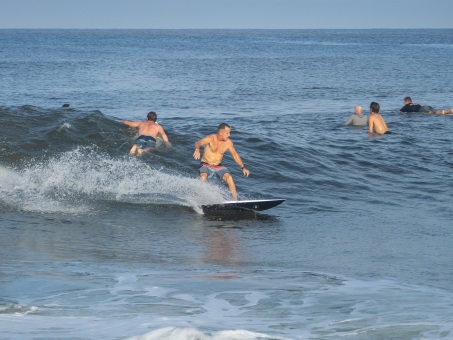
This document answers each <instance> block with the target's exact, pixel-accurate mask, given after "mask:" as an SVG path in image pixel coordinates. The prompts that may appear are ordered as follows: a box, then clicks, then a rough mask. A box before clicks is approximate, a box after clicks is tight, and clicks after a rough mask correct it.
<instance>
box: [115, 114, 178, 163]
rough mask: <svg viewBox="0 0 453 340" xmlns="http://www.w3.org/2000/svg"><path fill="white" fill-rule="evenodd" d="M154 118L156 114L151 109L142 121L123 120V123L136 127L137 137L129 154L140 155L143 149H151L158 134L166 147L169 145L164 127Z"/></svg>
mask: <svg viewBox="0 0 453 340" xmlns="http://www.w3.org/2000/svg"><path fill="white" fill-rule="evenodd" d="M156 120H157V114H156V113H155V112H153V111H151V112H149V113H148V115H147V117H146V121H144V122H130V121H128V120H123V124H124V125H127V126H130V127H134V128H138V138H137V139H136V140H135V142H134V145H133V146H132V148H131V151H129V153H130V154H131V155H137V156H141V154H142V153H143V152H144V151H151V150H153V149H154V148H155V144H156V138H157V136H158V135H160V136H161V137H162V139H163V140H164V142H165V145H166V146H167V147H170V146H171V144H170V142H169V141H168V137H167V135H166V134H165V131H164V129H163V128H162V126H160V125H159V124H157V123H156Z"/></svg>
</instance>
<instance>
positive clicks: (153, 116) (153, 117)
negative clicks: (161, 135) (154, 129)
mask: <svg viewBox="0 0 453 340" xmlns="http://www.w3.org/2000/svg"><path fill="white" fill-rule="evenodd" d="M146 118H147V119H148V120H150V121H153V122H155V121H156V120H157V114H156V112H154V111H151V112H149V113H148V115H147V116H146Z"/></svg>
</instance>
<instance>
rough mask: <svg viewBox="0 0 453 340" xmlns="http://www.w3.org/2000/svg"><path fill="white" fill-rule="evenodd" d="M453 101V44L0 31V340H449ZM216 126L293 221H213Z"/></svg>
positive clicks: (426, 37)
mask: <svg viewBox="0 0 453 340" xmlns="http://www.w3.org/2000/svg"><path fill="white" fill-rule="evenodd" d="M452 94H453V30H452V29H446V30H393V29H388V30H380V29H379V30H378V29H376V30H0V330H1V331H0V333H1V335H0V337H1V338H2V339H36V340H37V339H40V340H42V339H135V340H139V339H140V340H154V339H172V340H174V339H176V340H180V339H181V340H183V339H184V340H185V339H199V340H205V339H206V340H208V339H209V340H226V339H238V340H239V339H257V340H258V339H294V340H295V339H354V340H356V339H357V340H358V339H360V340H362V339H366V340H374V339H376V340H378V339H379V340H381V339H453V261H452V260H453V222H452V221H453V210H452V207H453V203H452V202H453V133H452V131H453V115H434V114H418V113H413V114H406V113H401V112H399V109H400V108H401V107H402V106H403V98H404V97H405V96H411V97H412V99H413V101H414V102H416V103H419V104H421V105H431V106H433V107H434V108H436V109H451V108H453V96H452ZM373 101H375V102H378V103H379V104H380V106H381V111H380V112H381V114H382V116H383V117H384V119H385V120H386V122H387V125H388V127H389V130H390V131H391V132H392V134H390V135H383V136H370V135H369V134H368V132H367V129H366V127H352V126H344V125H343V123H344V122H345V121H346V120H347V119H348V118H349V116H351V115H352V114H353V110H354V107H355V106H356V105H361V106H363V108H364V112H365V113H367V114H368V109H369V105H370V103H371V102H373ZM65 103H67V104H69V105H70V106H69V107H66V108H64V107H62V106H63V104H65ZM149 111H155V112H156V113H157V115H158V122H159V123H160V124H161V125H162V126H163V128H164V129H165V131H166V133H167V135H168V137H169V139H170V142H171V143H172V145H173V146H172V147H171V148H165V147H159V148H157V149H156V150H155V151H154V152H151V153H148V154H145V155H143V156H142V157H139V158H137V157H133V156H130V155H129V154H128V153H129V149H130V148H131V146H132V145H133V140H134V137H136V130H134V129H133V128H129V127H127V126H125V125H123V124H122V123H121V121H122V120H124V119H127V120H144V119H145V117H146V114H147V113H148V112H149ZM222 122H226V123H228V124H229V125H230V126H231V128H232V131H231V140H232V141H233V143H234V147H235V149H236V150H237V152H238V153H239V155H240V156H241V158H242V160H243V162H244V164H245V165H246V167H247V169H249V170H250V176H249V177H244V176H243V175H242V172H241V169H240V168H239V167H238V166H237V164H236V163H235V162H234V160H233V159H232V157H231V155H230V154H228V153H226V154H225V157H224V162H223V163H224V164H225V165H226V166H227V167H228V168H229V169H230V171H231V174H232V176H233V178H234V180H235V182H236V186H237V189H238V195H239V199H267V198H284V199H286V201H285V202H284V203H283V204H282V205H280V206H278V207H275V208H273V209H270V210H267V211H264V212H261V213H247V214H244V213H238V214H228V215H204V214H203V213H202V211H201V209H200V206H201V205H202V204H210V203H220V202H222V201H225V200H230V199H231V197H230V194H229V192H228V190H227V188H226V186H225V185H224V184H222V183H217V182H208V183H202V182H200V181H199V179H198V172H197V169H198V165H199V162H198V161H197V160H195V159H194V158H193V157H192V155H193V151H194V143H195V142H196V141H197V140H199V139H201V138H203V137H204V136H206V135H209V134H211V133H215V131H216V128H217V126H218V125H219V124H220V123H222Z"/></svg>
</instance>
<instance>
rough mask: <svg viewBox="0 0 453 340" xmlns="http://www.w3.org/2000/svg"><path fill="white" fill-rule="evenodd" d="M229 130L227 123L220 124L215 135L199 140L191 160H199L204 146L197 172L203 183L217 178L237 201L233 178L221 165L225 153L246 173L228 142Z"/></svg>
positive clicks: (231, 144)
mask: <svg viewBox="0 0 453 340" xmlns="http://www.w3.org/2000/svg"><path fill="white" fill-rule="evenodd" d="M230 132H231V128H230V126H229V125H228V124H227V123H222V124H220V125H219V126H218V128H217V133H215V134H212V135H209V136H207V137H205V138H203V139H200V140H199V141H198V142H196V143H195V151H194V153H193V158H195V159H200V147H201V146H205V148H204V151H203V157H201V164H200V168H199V169H198V172H199V173H200V178H201V180H202V181H203V182H206V180H207V179H208V177H212V176H217V177H218V178H220V179H221V180H223V181H225V182H226V183H227V184H228V189H230V192H231V196H232V197H233V200H235V201H237V193H236V186H235V185H234V181H233V177H232V176H231V175H230V172H229V171H228V169H227V168H226V167H225V166H224V165H222V158H223V154H224V153H225V151H229V152H230V154H231V156H233V159H234V161H235V162H236V164H237V165H239V167H240V168H241V169H242V173H243V174H244V176H248V175H249V174H250V171H248V170H247V169H246V168H245V166H244V163H243V162H242V160H241V157H239V155H238V153H237V152H236V150H235V149H234V146H233V142H232V141H231V140H230Z"/></svg>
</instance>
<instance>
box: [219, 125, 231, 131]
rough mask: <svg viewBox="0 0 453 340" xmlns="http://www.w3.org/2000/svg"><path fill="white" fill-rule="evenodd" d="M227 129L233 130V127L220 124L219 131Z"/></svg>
mask: <svg viewBox="0 0 453 340" xmlns="http://www.w3.org/2000/svg"><path fill="white" fill-rule="evenodd" d="M225 128H230V129H231V127H230V126H229V125H228V124H227V123H220V124H219V126H218V127H217V131H220V130H225Z"/></svg>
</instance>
